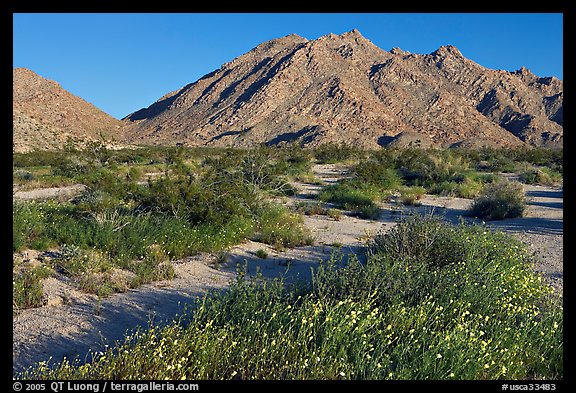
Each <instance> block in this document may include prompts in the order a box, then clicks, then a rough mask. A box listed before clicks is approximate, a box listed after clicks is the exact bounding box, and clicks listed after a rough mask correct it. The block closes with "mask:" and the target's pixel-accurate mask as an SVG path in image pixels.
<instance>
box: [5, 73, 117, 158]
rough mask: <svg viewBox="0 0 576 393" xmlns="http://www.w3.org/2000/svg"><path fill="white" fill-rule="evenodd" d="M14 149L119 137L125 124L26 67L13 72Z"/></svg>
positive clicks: (25, 149) (39, 147)
mask: <svg viewBox="0 0 576 393" xmlns="http://www.w3.org/2000/svg"><path fill="white" fill-rule="evenodd" d="M12 98H13V101H12V121H13V123H12V124H13V135H12V150H13V151H15V152H27V151H30V150H34V149H39V150H53V149H61V148H63V147H64V145H65V144H66V143H67V142H68V141H75V142H76V143H78V144H80V145H81V144H83V143H85V142H87V141H96V140H110V139H111V138H112V137H113V136H114V137H116V138H118V137H119V136H120V131H121V129H122V122H121V121H120V120H117V119H115V118H113V117H111V116H109V115H108V114H106V113H104V112H102V111H101V110H100V109H98V108H96V107H95V106H94V105H92V104H90V103H88V102H86V101H84V100H83V99H82V98H80V97H77V96H75V95H73V94H71V93H69V92H68V91H66V90H64V89H63V88H62V87H61V86H60V85H59V84H58V83H56V82H54V81H51V80H48V79H45V78H42V77H41V76H39V75H38V74H36V73H34V72H33V71H31V70H29V69H26V68H15V69H14V70H13V93H12Z"/></svg>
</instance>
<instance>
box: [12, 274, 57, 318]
mask: <svg viewBox="0 0 576 393" xmlns="http://www.w3.org/2000/svg"><path fill="white" fill-rule="evenodd" d="M51 274H52V271H51V270H50V269H49V268H47V267H46V266H42V265H39V266H35V267H33V266H29V265H27V266H22V267H20V268H19V269H17V270H16V271H15V272H14V273H13V275H12V304H13V306H14V309H15V311H16V310H19V309H25V308H34V307H40V306H42V305H43V304H44V300H45V298H44V289H43V285H42V280H44V279H45V278H47V277H49V276H50V275H51Z"/></svg>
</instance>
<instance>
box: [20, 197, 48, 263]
mask: <svg viewBox="0 0 576 393" xmlns="http://www.w3.org/2000/svg"><path fill="white" fill-rule="evenodd" d="M47 206H49V203H40V202H29V203H21V202H14V203H13V205H12V251H13V252H20V251H22V250H23V249H25V248H33V249H36V250H45V249H47V248H48V247H50V246H51V245H53V241H52V240H51V239H50V236H48V234H47V233H46V226H47V216H46V213H47Z"/></svg>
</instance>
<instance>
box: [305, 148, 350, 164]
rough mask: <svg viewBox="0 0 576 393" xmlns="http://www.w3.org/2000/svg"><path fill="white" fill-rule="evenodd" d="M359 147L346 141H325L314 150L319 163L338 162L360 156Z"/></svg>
mask: <svg viewBox="0 0 576 393" xmlns="http://www.w3.org/2000/svg"><path fill="white" fill-rule="evenodd" d="M359 153H360V151H359V149H358V148H356V147H354V146H352V145H350V144H346V143H339V144H338V143H325V144H323V145H320V146H318V147H316V148H314V150H313V154H314V157H315V158H316V161H317V162H318V163H319V164H336V163H338V162H343V161H346V160H350V159H353V158H356V157H358V156H359Z"/></svg>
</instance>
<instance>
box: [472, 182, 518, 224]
mask: <svg viewBox="0 0 576 393" xmlns="http://www.w3.org/2000/svg"><path fill="white" fill-rule="evenodd" d="M525 209H526V198H525V196H524V190H523V188H522V185H521V184H520V183H518V182H508V181H501V182H499V183H493V184H488V185H486V186H485V187H484V188H483V189H482V191H481V193H480V194H479V195H478V197H476V198H475V199H474V201H473V203H472V207H471V210H470V213H471V215H472V216H474V217H479V218H483V219H486V220H502V219H505V218H516V217H522V215H523V214H524V210H525Z"/></svg>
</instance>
